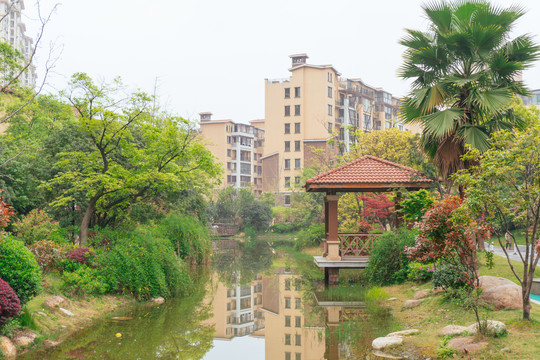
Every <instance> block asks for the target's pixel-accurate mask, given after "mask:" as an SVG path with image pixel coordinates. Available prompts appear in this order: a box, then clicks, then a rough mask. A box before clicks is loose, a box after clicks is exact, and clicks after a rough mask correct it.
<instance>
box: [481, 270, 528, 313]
mask: <svg viewBox="0 0 540 360" xmlns="http://www.w3.org/2000/svg"><path fill="white" fill-rule="evenodd" d="M479 279H480V288H481V289H482V290H483V291H482V295H480V299H481V300H484V301H485V302H487V303H489V304H492V305H493V307H494V308H495V309H496V310H501V309H521V308H523V298H522V294H521V286H519V285H517V284H515V283H513V282H512V281H510V280H508V279H505V278H501V277H496V276H480V278H479Z"/></svg>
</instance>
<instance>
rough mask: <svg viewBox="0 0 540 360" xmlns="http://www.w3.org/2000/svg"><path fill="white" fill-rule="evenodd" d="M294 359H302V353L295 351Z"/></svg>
mask: <svg viewBox="0 0 540 360" xmlns="http://www.w3.org/2000/svg"><path fill="white" fill-rule="evenodd" d="M294 360H302V354H301V353H296V358H295V359H294Z"/></svg>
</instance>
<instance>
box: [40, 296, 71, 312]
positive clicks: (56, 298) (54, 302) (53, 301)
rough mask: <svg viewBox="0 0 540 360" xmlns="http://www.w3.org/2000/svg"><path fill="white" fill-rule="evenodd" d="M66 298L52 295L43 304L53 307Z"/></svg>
mask: <svg viewBox="0 0 540 360" xmlns="http://www.w3.org/2000/svg"><path fill="white" fill-rule="evenodd" d="M64 301H66V299H64V298H63V297H61V296H52V297H50V298H48V299H47V300H45V301H44V302H43V306H45V307H46V308H49V309H54V308H57V307H58V306H60V304H62V303H63V302H64Z"/></svg>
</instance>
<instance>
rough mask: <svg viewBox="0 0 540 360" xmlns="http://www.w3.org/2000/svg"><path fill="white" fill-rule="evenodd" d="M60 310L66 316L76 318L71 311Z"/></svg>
mask: <svg viewBox="0 0 540 360" xmlns="http://www.w3.org/2000/svg"><path fill="white" fill-rule="evenodd" d="M58 310H60V311H61V312H63V313H64V314H66V315H67V316H75V314H74V313H72V312H71V311H69V310H67V309H64V308H58Z"/></svg>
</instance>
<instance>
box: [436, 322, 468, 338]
mask: <svg viewBox="0 0 540 360" xmlns="http://www.w3.org/2000/svg"><path fill="white" fill-rule="evenodd" d="M466 329H467V328H466V327H465V326H460V325H448V326H445V327H443V328H442V329H441V331H439V336H453V335H460V334H463V333H464V332H465V330H466Z"/></svg>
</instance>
